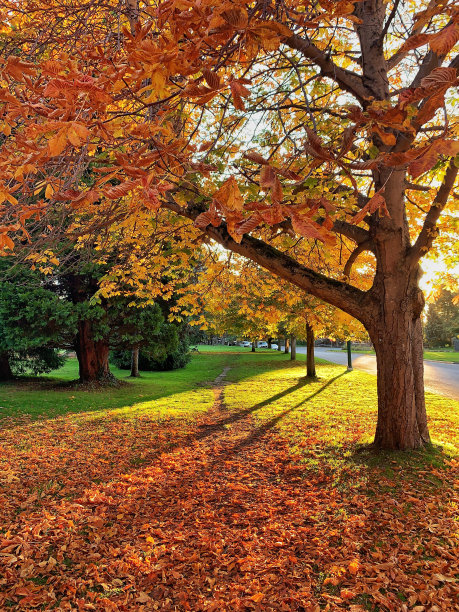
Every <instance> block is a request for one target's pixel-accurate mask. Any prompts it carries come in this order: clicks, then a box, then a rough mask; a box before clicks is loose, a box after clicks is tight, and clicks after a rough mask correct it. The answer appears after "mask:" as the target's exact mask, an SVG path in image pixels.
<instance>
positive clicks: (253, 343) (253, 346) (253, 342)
mask: <svg viewBox="0 0 459 612" xmlns="http://www.w3.org/2000/svg"><path fill="white" fill-rule="evenodd" d="M252 353H255V340H253V341H252Z"/></svg>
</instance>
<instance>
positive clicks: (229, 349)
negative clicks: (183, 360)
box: [197, 344, 280, 353]
mask: <svg viewBox="0 0 459 612" xmlns="http://www.w3.org/2000/svg"><path fill="white" fill-rule="evenodd" d="M197 348H198V351H199V352H200V353H251V352H252V347H250V346H226V345H225V346H224V345H222V344H216V345H213V346H212V345H209V344H198V345H197ZM255 352H256V353H258V352H260V353H266V352H268V353H271V352H275V351H274V350H273V349H267V348H257V349H256V351H255ZM279 352H280V351H279Z"/></svg>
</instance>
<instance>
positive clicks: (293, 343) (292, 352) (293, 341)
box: [290, 334, 296, 361]
mask: <svg viewBox="0 0 459 612" xmlns="http://www.w3.org/2000/svg"><path fill="white" fill-rule="evenodd" d="M290 359H291V360H292V361H295V359H296V337H295V336H294V335H293V334H292V335H291V336H290Z"/></svg>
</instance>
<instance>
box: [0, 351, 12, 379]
mask: <svg viewBox="0 0 459 612" xmlns="http://www.w3.org/2000/svg"><path fill="white" fill-rule="evenodd" d="M13 378H14V376H13V372H12V371H11V365H10V360H9V356H8V353H6V352H5V353H0V381H4V380H13Z"/></svg>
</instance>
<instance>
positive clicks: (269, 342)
mask: <svg viewBox="0 0 459 612" xmlns="http://www.w3.org/2000/svg"><path fill="white" fill-rule="evenodd" d="M272 343H273V339H272V338H268V348H269V349H270V348H271V347H272Z"/></svg>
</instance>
